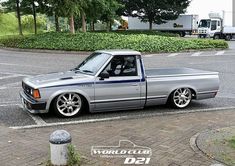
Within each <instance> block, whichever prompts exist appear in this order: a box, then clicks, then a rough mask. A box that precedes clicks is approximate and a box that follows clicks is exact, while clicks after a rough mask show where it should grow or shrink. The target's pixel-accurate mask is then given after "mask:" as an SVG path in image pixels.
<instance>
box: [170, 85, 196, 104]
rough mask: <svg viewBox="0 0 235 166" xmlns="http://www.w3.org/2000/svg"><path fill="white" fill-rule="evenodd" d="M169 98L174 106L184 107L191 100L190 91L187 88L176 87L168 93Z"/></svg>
mask: <svg viewBox="0 0 235 166" xmlns="http://www.w3.org/2000/svg"><path fill="white" fill-rule="evenodd" d="M169 100H170V104H171V105H172V106H173V107H174V108H186V107H187V106H188V105H189V104H190V102H191V100H192V92H191V90H190V89H188V88H179V89H176V90H175V91H174V92H173V93H172V94H171V95H170V98H169Z"/></svg>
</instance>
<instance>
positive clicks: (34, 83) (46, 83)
mask: <svg viewBox="0 0 235 166" xmlns="http://www.w3.org/2000/svg"><path fill="white" fill-rule="evenodd" d="M93 77H94V76H91V75H86V74H82V73H79V72H75V71H66V72H58V73H49V74H42V75H37V76H33V77H27V78H25V79H24V80H23V82H24V83H26V84H28V85H29V86H31V87H33V88H44V87H51V86H59V85H67V84H74V83H83V82H87V81H91V80H93V79H92V78H93Z"/></svg>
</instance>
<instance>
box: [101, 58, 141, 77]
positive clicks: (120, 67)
mask: <svg viewBox="0 0 235 166" xmlns="http://www.w3.org/2000/svg"><path fill="white" fill-rule="evenodd" d="M103 72H105V73H109V75H110V77H122V76H137V64H136V56H133V55H130V56H127V55H123V56H115V57H113V59H112V60H111V61H110V63H109V64H108V65H107V67H106V68H105V69H104V71H103Z"/></svg>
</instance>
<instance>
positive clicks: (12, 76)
mask: <svg viewBox="0 0 235 166" xmlns="http://www.w3.org/2000/svg"><path fill="white" fill-rule="evenodd" d="M15 77H22V75H18V74H14V75H9V76H3V77H0V80H3V79H8V78H15Z"/></svg>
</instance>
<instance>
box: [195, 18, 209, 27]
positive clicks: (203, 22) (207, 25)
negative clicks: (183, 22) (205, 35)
mask: <svg viewBox="0 0 235 166" xmlns="http://www.w3.org/2000/svg"><path fill="white" fill-rule="evenodd" d="M210 24H211V21H210V20H201V21H200V22H199V25H198V27H199V28H210Z"/></svg>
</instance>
